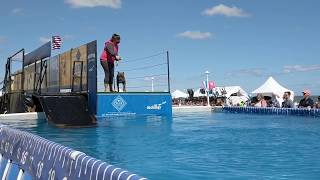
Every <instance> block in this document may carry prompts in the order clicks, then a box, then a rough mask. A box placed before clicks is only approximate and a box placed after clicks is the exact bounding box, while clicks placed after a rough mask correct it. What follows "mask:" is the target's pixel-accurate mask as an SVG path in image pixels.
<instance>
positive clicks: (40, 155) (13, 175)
mask: <svg viewBox="0 0 320 180" xmlns="http://www.w3.org/2000/svg"><path fill="white" fill-rule="evenodd" d="M0 154H1V158H0V159H1V160H0V175H3V173H4V169H5V164H6V163H7V161H8V160H11V161H12V167H11V170H10V171H11V172H10V173H9V175H8V176H7V178H8V179H17V176H18V171H19V169H22V170H24V172H25V173H24V174H25V175H24V176H25V177H24V178H25V179H48V178H50V179H84V180H88V179H95V180H102V179H117V180H142V179H145V178H142V177H140V176H138V175H136V174H132V173H130V172H128V171H125V170H122V169H121V168H117V167H115V166H113V165H110V164H108V163H106V162H103V161H101V160H98V159H95V158H93V157H90V156H87V155H86V154H84V153H82V152H79V151H75V150H73V149H71V148H68V147H65V146H62V145H60V144H58V143H55V142H52V141H49V140H47V139H44V138H41V137H39V136H36V135H33V134H31V133H28V132H24V131H20V130H16V129H12V128H8V127H0ZM0 177H1V176H0Z"/></svg>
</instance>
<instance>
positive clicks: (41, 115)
mask: <svg viewBox="0 0 320 180" xmlns="http://www.w3.org/2000/svg"><path fill="white" fill-rule="evenodd" d="M17 119H25V120H37V119H46V115H45V114H44V113H43V112H28V113H12V114H0V120H17Z"/></svg>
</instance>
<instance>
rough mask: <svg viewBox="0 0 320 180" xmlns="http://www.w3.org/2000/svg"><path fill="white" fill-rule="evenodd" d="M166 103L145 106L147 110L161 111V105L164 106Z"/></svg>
mask: <svg viewBox="0 0 320 180" xmlns="http://www.w3.org/2000/svg"><path fill="white" fill-rule="evenodd" d="M166 103H167V101H163V102H162V103H160V104H153V105H151V106H147V109H148V110H161V108H162V105H164V104H166Z"/></svg>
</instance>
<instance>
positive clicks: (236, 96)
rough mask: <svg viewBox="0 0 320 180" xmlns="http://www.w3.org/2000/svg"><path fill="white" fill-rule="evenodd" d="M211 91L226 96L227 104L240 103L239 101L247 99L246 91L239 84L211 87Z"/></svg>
mask: <svg viewBox="0 0 320 180" xmlns="http://www.w3.org/2000/svg"><path fill="white" fill-rule="evenodd" d="M222 92H224V93H225V94H223V93H222ZM213 93H216V94H217V95H219V96H225V97H226V98H227V102H226V103H227V105H232V106H234V105H237V104H240V102H241V101H243V102H246V101H247V100H249V96H248V93H247V92H246V91H244V90H243V89H242V88H241V87H240V86H225V87H216V88H214V89H213Z"/></svg>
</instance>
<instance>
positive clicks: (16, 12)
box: [11, 8, 22, 14]
mask: <svg viewBox="0 0 320 180" xmlns="http://www.w3.org/2000/svg"><path fill="white" fill-rule="evenodd" d="M21 11H22V9H21V8H14V9H12V11H11V13H12V14H18V13H20V12H21Z"/></svg>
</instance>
